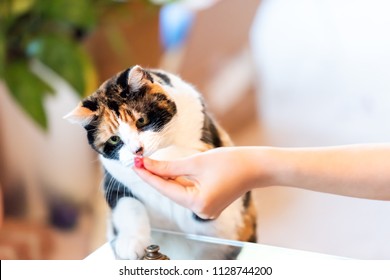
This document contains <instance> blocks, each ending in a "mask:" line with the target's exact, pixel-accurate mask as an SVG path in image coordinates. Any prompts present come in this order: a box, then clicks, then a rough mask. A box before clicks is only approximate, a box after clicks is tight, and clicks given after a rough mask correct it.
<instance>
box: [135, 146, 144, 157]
mask: <svg viewBox="0 0 390 280" xmlns="http://www.w3.org/2000/svg"><path fill="white" fill-rule="evenodd" d="M143 153H144V147H142V146H141V147H138V148H137V150H136V151H135V153H134V154H136V155H137V156H142V154H143Z"/></svg>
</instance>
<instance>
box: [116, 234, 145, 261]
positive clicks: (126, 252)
mask: <svg viewBox="0 0 390 280" xmlns="http://www.w3.org/2000/svg"><path fill="white" fill-rule="evenodd" d="M149 245H150V242H149V239H148V238H138V237H117V238H115V239H114V240H112V241H111V246H112V248H113V250H114V253H115V255H116V257H117V258H118V259H123V260H138V259H142V257H143V256H144V254H145V248H146V247H147V246H149Z"/></svg>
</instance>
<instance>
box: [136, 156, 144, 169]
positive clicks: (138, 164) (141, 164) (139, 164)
mask: <svg viewBox="0 0 390 280" xmlns="http://www.w3.org/2000/svg"><path fill="white" fill-rule="evenodd" d="M134 165H135V167H137V168H144V159H143V158H142V157H135V158H134Z"/></svg>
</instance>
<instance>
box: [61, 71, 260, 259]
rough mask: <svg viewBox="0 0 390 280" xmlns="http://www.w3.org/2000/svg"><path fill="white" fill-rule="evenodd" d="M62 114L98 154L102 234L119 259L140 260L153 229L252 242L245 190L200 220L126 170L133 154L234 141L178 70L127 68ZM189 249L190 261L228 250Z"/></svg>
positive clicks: (169, 154) (156, 154)
mask: <svg viewBox="0 0 390 280" xmlns="http://www.w3.org/2000/svg"><path fill="white" fill-rule="evenodd" d="M65 118H66V119H68V120H69V121H71V122H74V123H78V124H80V125H82V126H83V127H84V128H85V129H86V132H87V139H88V142H89V144H90V145H91V146H92V148H93V149H94V150H95V151H96V152H98V153H99V157H100V160H101V162H102V165H103V167H104V194H105V198H106V200H107V202H108V205H109V206H110V208H111V219H110V222H109V227H108V228H109V229H108V238H109V241H110V242H111V244H112V247H113V250H114V252H115V254H116V256H117V258H119V259H139V258H141V257H142V256H143V254H144V248H145V247H147V246H148V245H150V243H151V228H159V229H163V230H171V231H176V232H184V233H191V234H200V235H207V236H213V237H219V238H225V239H234V240H241V241H253V238H254V236H255V211H254V206H253V201H252V199H251V196H250V193H247V194H246V195H244V196H243V197H241V198H240V199H238V200H236V201H235V202H234V203H232V204H231V205H230V206H229V207H228V208H226V210H224V212H223V213H222V214H221V215H220V216H219V217H218V218H217V219H214V220H203V219H201V218H200V217H198V216H196V215H195V214H194V213H192V212H191V211H190V210H188V209H186V208H183V207H182V206H180V205H178V204H175V203H174V202H172V201H171V200H169V199H168V198H166V197H164V196H162V195H161V194H160V193H158V192H157V191H156V190H154V189H153V188H151V187H150V186H148V185H147V184H146V183H144V182H143V181H142V180H141V179H140V178H139V177H138V176H137V175H136V174H135V173H134V172H133V170H132V168H131V167H132V166H133V164H134V157H135V156H144V157H151V158H154V159H161V160H169V159H175V158H179V157H184V156H189V155H192V154H194V153H199V152H203V151H206V150H209V149H213V148H217V147H222V146H231V145H232V142H231V140H230V138H229V136H228V135H227V133H226V132H225V131H224V130H223V129H222V128H221V127H220V126H219V125H218V124H217V123H216V122H215V121H214V120H213V119H212V118H211V117H210V115H209V114H208V112H207V111H206V107H205V104H204V102H203V99H202V97H201V95H200V94H199V93H198V92H197V91H196V90H195V89H194V87H192V86H191V85H189V84H188V83H186V82H184V81H183V80H181V79H180V78H179V77H177V76H176V75H173V74H171V73H168V72H165V71H162V70H150V69H143V68H142V67H140V66H138V65H137V66H134V67H130V68H128V69H126V70H124V71H122V72H120V73H118V74H117V75H115V76H114V77H112V78H110V79H108V80H107V81H106V82H104V83H103V84H102V85H101V86H100V87H99V89H97V90H96V91H95V92H94V93H93V94H92V95H90V96H89V97H87V98H85V99H84V100H82V101H81V103H80V104H79V105H78V106H77V107H76V108H75V109H74V110H73V111H72V112H70V113H69V114H68V115H67V116H65ZM215 176H223V175H222V174H215ZM176 245H177V244H176ZM177 246H179V245H177ZM186 246H187V245H186ZM184 247H185V246H184ZM182 249H184V248H182ZM179 250H180V249H179ZM190 250H191V253H192V256H193V257H194V258H195V259H225V258H230V257H231V256H232V253H233V252H231V249H229V248H228V249H226V248H225V249H221V250H215V248H213V249H211V247H210V248H209V247H208V246H203V247H202V246H196V248H190Z"/></svg>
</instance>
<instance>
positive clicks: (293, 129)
mask: <svg viewBox="0 0 390 280" xmlns="http://www.w3.org/2000/svg"><path fill="white" fill-rule="evenodd" d="M389 15H390V2H389V1H387V0H370V1H362V0H294V1H291V0H272V1H270V0H268V1H267V0H264V1H263V2H262V5H260V9H259V11H258V14H257V18H256V20H255V22H254V25H253V29H252V33H251V46H252V50H253V54H254V60H255V62H256V66H257V70H258V71H257V74H258V79H257V80H258V81H260V82H259V85H258V92H259V98H258V100H259V103H258V104H259V111H260V113H259V118H260V120H261V121H262V123H263V128H264V135H265V138H266V140H265V144H267V145H275V146H323V145H339V144H349V143H363V142H389V141H390V122H389V120H390V16H389ZM362 160H364V159H362ZM389 187H390V182H389ZM256 195H257V198H258V200H259V207H260V209H259V212H260V217H259V229H260V234H259V238H260V242H261V243H266V244H273V245H279V246H285V247H290V248H296V249H304V250H310V251H316V252H322V253H329V254H335V255H341V256H347V257H352V258H362V259H390V202H380V201H368V200H363V199H354V198H345V197H338V196H334V195H328V194H319V193H313V192H309V191H302V190H297V189H281V188H278V187H275V188H269V189H264V190H258V191H257V193H256Z"/></svg>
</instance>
